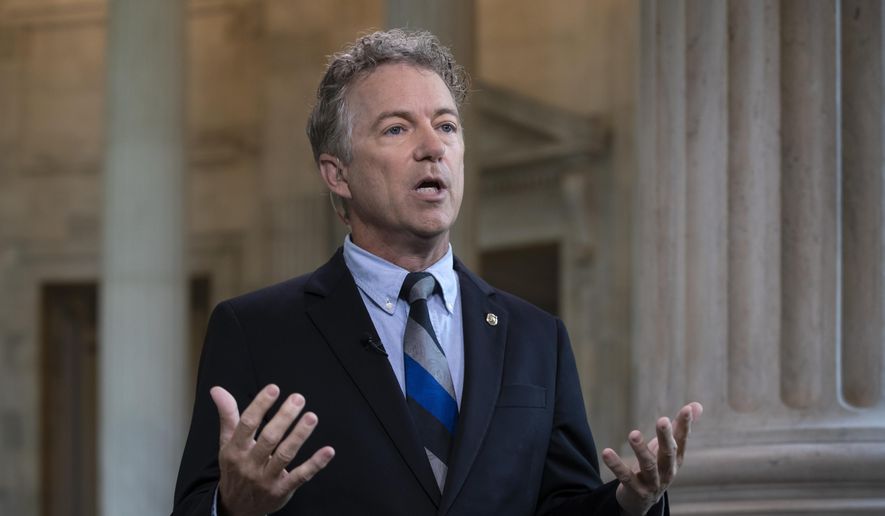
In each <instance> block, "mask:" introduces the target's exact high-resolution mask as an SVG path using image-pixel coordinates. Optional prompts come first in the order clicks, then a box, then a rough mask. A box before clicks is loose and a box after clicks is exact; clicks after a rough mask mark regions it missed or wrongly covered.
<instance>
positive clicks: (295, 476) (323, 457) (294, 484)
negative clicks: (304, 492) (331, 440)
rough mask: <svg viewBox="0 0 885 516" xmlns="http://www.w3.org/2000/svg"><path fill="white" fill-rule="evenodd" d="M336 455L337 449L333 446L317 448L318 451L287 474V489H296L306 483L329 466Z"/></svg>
mask: <svg viewBox="0 0 885 516" xmlns="http://www.w3.org/2000/svg"><path fill="white" fill-rule="evenodd" d="M334 457H335V449H334V448H332V447H331V446H324V447H322V448H320V449H319V450H317V451H316V453H314V454H313V455H312V456H311V457H310V458H309V459H307V462H305V463H304V464H302V465H300V466H298V467H297V468H295V469H293V470H292V471H290V472H289V474H288V475H287V476H286V486H287V489H288V490H289V491H294V490H296V489H298V488H299V487H301V486H302V485H304V483H305V482H307V481H309V480H310V479H312V478H313V477H314V475H316V474H317V473H319V471H320V470H322V469H323V468H325V467H326V466H328V465H329V462H331V461H332V459H333V458H334Z"/></svg>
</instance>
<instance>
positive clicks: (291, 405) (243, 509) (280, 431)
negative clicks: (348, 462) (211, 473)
mask: <svg viewBox="0 0 885 516" xmlns="http://www.w3.org/2000/svg"><path fill="white" fill-rule="evenodd" d="M209 392H210V394H211V396H212V401H214V402H215V406H216V407H217V408H218V417H219V419H220V422H221V432H220V449H219V452H218V464H219V467H220V469H221V478H220V480H219V482H218V513H219V515H222V516H251V515H264V514H267V513H270V512H274V511H277V510H279V509H280V508H282V507H283V506H284V505H286V503H287V502H288V501H289V500H290V499H291V498H292V495H293V494H294V493H295V490H297V489H298V488H299V487H301V485H302V484H304V483H305V482H307V481H308V480H310V479H311V478H313V476H314V475H316V474H317V472H318V471H320V470H321V469H323V468H324V467H326V465H327V464H329V461H331V460H332V457H334V456H335V450H334V449H333V448H332V447H330V446H326V447H323V448H320V449H319V450H317V451H316V453H314V454H313V456H311V458H310V459H308V460H307V461H306V462H304V463H303V464H300V465H299V466H298V467H296V468H295V469H293V470H292V471H287V470H286V466H287V465H288V464H289V463H290V462H291V461H292V459H293V458H294V457H295V454H296V453H298V450H299V449H300V448H301V445H303V444H304V441H306V440H307V438H308V437H310V434H311V433H312V432H313V429H314V428H315V427H316V425H317V422H318V418H317V416H316V414H314V413H313V412H307V413H305V414H304V415H303V416H301V419H299V420H298V423H297V424H296V425H295V428H294V429H293V430H292V432H291V433H290V434H289V435H288V436H286V438H285V439H283V436H284V434H285V433H286V429H288V428H289V427H290V426H291V424H292V422H293V421H295V419H296V418H297V417H298V415H299V414H300V413H301V411H302V409H304V404H305V400H304V397H303V396H301V395H300V394H292V395H291V396H289V397H288V398H286V400H285V401H284V402H283V403H282V405H281V406H280V408H279V410H278V411H277V413H276V414H275V415H274V417H273V418H272V419H271V420H270V422H268V423H267V425H265V427H264V428H263V429H262V431H261V434H260V435H259V436H258V437H257V439H256V437H255V433H256V430H257V429H258V425H259V424H260V423H261V420H262V418H263V417H264V414H265V413H266V412H267V411H268V409H270V407H271V406H272V405H273V403H274V402H275V401H276V399H277V397H278V396H279V395H280V389H279V387H277V386H276V385H268V386H266V387H265V388H264V389H262V390H261V392H259V393H258V395H257V396H255V399H254V400H252V403H250V404H249V406H248V407H247V408H246V410H244V411H243V414H242V416H240V413H239V410H238V409H237V402H236V400H235V399H234V397H233V396H231V394H230V393H228V392H227V391H226V390H224V389H223V388H221V387H213V388H212V389H211V390H210V391H209Z"/></svg>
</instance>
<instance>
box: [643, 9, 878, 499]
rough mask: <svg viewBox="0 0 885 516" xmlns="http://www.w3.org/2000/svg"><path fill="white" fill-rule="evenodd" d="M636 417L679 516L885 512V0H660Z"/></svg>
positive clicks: (646, 145) (647, 58)
mask: <svg viewBox="0 0 885 516" xmlns="http://www.w3.org/2000/svg"><path fill="white" fill-rule="evenodd" d="M641 23H642V30H641V68H640V99H639V106H640V107H639V114H640V116H639V119H638V120H639V131H638V146H639V151H640V154H639V160H640V167H639V177H638V182H637V196H638V198H637V199H638V203H637V207H638V208H637V213H636V228H635V229H636V237H637V238H636V246H635V253H636V260H635V262H634V265H635V277H636V284H635V291H634V322H635V333H634V338H633V346H632V352H633V361H634V364H633V365H634V367H633V371H634V384H633V385H634V390H633V396H632V403H631V405H632V410H631V412H632V414H633V415H632V418H633V419H634V422H635V423H636V424H639V425H646V426H642V427H641V428H643V430H645V431H647V432H650V431H651V426H650V425H651V424H652V422H653V421H654V418H655V416H656V415H658V414H667V413H673V411H675V410H676V409H677V408H678V407H679V405H680V404H681V403H682V402H684V401H687V400H698V401H701V402H702V403H704V405H705V407H706V411H705V414H704V417H703V420H702V421H701V422H700V424H698V425H697V426H696V428H695V431H694V432H693V434H692V439H691V442H690V446H689V450H688V460H687V463H686V466H685V468H684V469H683V471H682V472H681V474H680V477H679V479H678V482H677V484H676V485H675V486H674V487H673V489H672V500H673V512H674V514H715V515H725V514H729V515H730V514H734V515H737V514H797V513H802V514H821V515H823V514H833V515H837V514H838V515H848V514H882V513H883V511H885V396H883V394H885V391H883V383H885V382H883V371H885V360H883V356H885V329H883V326H885V325H883V305H885V302H883V298H885V289H883V272H885V267H883V265H885V260H883V258H885V256H883V254H885V252H883V248H885V246H883V239H885V217H883V209H882V205H883V201H885V188H883V180H882V173H883V164H885V160H883V151H882V148H883V134H885V133H883V124H885V116H883V115H885V111H883V105H885V104H883V64H882V63H883V49H885V45H883V17H882V6H881V5H880V4H879V3H878V2H865V1H842V2H835V1H828V2H823V1H815V2H811V1H802V0H783V1H777V0H759V1H752V2H749V1H742V0H734V1H730V2H706V1H703V0H675V1H668V2H655V1H650V0H649V1H644V2H643V3H642V6H641Z"/></svg>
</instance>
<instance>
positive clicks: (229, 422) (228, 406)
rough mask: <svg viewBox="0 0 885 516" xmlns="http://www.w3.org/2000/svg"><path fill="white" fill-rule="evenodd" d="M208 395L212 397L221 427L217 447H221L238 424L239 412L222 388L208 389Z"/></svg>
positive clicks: (235, 403)
mask: <svg viewBox="0 0 885 516" xmlns="http://www.w3.org/2000/svg"><path fill="white" fill-rule="evenodd" d="M209 395H210V396H212V401H213V402H214V403H215V408H217V409H218V420H219V423H220V425H219V426H220V427H221V432H220V435H219V447H221V446H224V445H225V444H226V443H227V442H228V441H230V438H231V436H233V434H234V429H235V428H236V427H237V423H239V422H240V411H239V409H238V408H237V400H235V399H234V397H233V396H231V394H230V393H229V392H227V391H226V390H224V388H223V387H218V386H215V387H212V388H211V389H209Z"/></svg>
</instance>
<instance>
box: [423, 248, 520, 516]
mask: <svg viewBox="0 0 885 516" xmlns="http://www.w3.org/2000/svg"><path fill="white" fill-rule="evenodd" d="M455 269H456V270H457V271H458V274H459V278H460V286H461V310H462V317H463V323H464V368H465V370H464V391H463V396H462V400H461V412H460V414H459V416H458V426H457V429H456V430H455V441H454V444H453V448H452V456H451V457H450V459H449V472H448V476H447V478H446V487H445V490H444V493H443V500H442V506H441V507H440V511H439V514H445V513H446V512H447V511H448V510H449V508H450V507H451V506H452V503H453V502H454V500H455V498H456V497H457V495H458V493H459V492H460V491H461V488H462V487H463V485H464V481H465V480H466V479H467V474H468V473H469V472H470V468H471V467H472V466H473V462H474V460H475V459H476V455H477V453H478V452H479V448H480V445H481V444H482V442H483V440H484V439H485V435H486V432H487V431H488V428H489V423H490V421H491V419H492V414H493V413H494V410H495V402H496V400H497V399H498V393H499V390H500V387H501V377H502V374H503V369H504V346H505V342H506V340H507V326H508V314H507V312H506V311H505V310H504V308H503V307H502V306H501V305H499V304H497V303H495V302H494V301H492V298H491V294H492V293H493V292H494V290H493V289H492V288H491V287H490V286H489V285H488V284H486V283H485V282H484V281H482V280H481V279H479V278H478V277H476V276H474V275H473V274H472V273H471V272H470V271H468V270H467V269H466V268H465V267H464V265H463V264H461V262H460V261H456V264H455ZM489 314H494V316H496V317H497V320H494V321H493V320H492V319H490V318H489ZM493 322H494V324H493Z"/></svg>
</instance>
